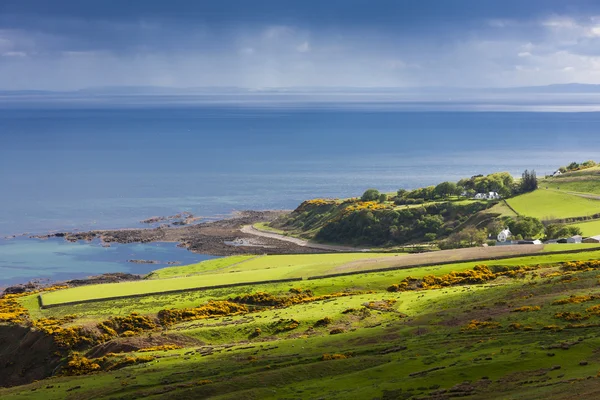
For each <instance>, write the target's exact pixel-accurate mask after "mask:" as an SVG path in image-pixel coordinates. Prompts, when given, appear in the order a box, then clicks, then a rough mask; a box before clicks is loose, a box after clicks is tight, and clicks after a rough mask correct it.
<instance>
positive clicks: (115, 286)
mask: <svg viewBox="0 0 600 400" xmlns="http://www.w3.org/2000/svg"><path fill="white" fill-rule="evenodd" d="M585 248H590V249H591V248H596V249H597V248H598V246H597V245H595V246H594V245H587V244H582V245H547V247H545V248H544V251H546V253H534V254H532V255H529V256H524V257H515V258H510V259H504V260H497V261H490V263H491V265H523V264H546V263H554V262H563V261H571V260H575V259H580V260H589V259H594V258H598V257H600V253H599V252H598V251H589V252H583V253H579V254H552V252H557V251H564V250H575V249H585ZM418 256H420V255H418ZM425 256H427V254H425ZM467 256H468V254H467ZM398 257H401V258H402V257H409V256H406V255H401V254H400V255H396V256H392V257H390V255H389V254H386V253H383V254H371V253H347V254H320V255H312V254H309V255H285V256H264V257H255V258H250V259H247V260H246V261H243V262H242V263H237V264H235V265H233V266H230V267H224V268H223V269H221V270H219V271H218V273H206V274H199V275H193V276H184V277H179V278H169V279H152V280H142V281H133V282H122V283H111V284H102V285H89V286H81V287H75V288H70V289H65V290H59V291H55V292H49V293H44V294H42V298H43V303H44V305H57V304H62V303H70V302H77V301H86V300H92V299H93V300H102V299H111V298H114V297H121V296H131V295H143V294H146V295H148V296H144V297H141V298H136V299H135V302H134V304H133V307H134V308H135V307H137V308H138V309H140V310H142V311H144V312H145V311H148V312H150V311H156V310H157V307H161V306H163V308H164V306H165V305H169V306H173V307H187V306H190V305H191V304H193V302H194V301H198V300H200V299H208V298H210V296H211V295H213V294H214V292H216V293H247V292H248V291H249V290H252V289H255V288H256V286H258V285H248V286H247V287H244V286H242V287H240V288H227V289H214V290H212V291H199V292H196V293H194V292H187V293H174V294H167V293H166V294H161V295H156V294H154V293H157V292H166V291H176V290H182V289H190V288H202V287H209V286H216V285H222V284H229V283H238V282H244V283H245V282H249V283H251V282H258V281H264V280H274V279H285V278H289V277H293V276H306V275H304V274H308V275H310V276H312V275H319V274H324V273H327V272H331V273H339V272H349V271H360V270H364V271H366V272H368V270H369V269H377V268H386V267H391V266H394V265H395V264H397V263H398V262H401V261H402V259H401V258H398ZM395 259H397V260H398V261H394V260H395ZM221 260H227V259H221ZM357 260H358V261H357ZM378 260H379V261H378ZM215 261H216V260H209V261H205V262H204V263H211V265H214V262H215ZM375 261H376V262H375ZM222 263H223V264H227V262H225V261H222ZM481 263H482V262H481V261H475V262H459V260H457V262H456V263H452V264H447V265H440V266H433V267H416V268H406V269H402V270H398V271H389V272H381V273H370V274H369V273H366V274H364V275H356V276H352V275H351V276H347V277H340V278H330V280H313V281H303V282H292V283H282V284H274V285H268V286H269V290H270V291H273V290H275V291H276V292H281V291H284V290H288V289H289V288H290V287H293V286H297V285H298V284H301V285H302V286H306V287H309V288H310V289H312V290H314V291H316V292H317V293H320V289H321V287H323V285H325V287H328V288H331V287H337V288H340V290H341V289H343V288H345V287H347V286H348V282H352V281H354V280H359V281H360V282H361V284H360V285H352V287H356V288H357V289H361V290H362V289H365V290H370V289H371V288H372V287H373V286H374V285H375V286H377V285H385V284H391V283H393V281H394V280H398V279H400V280H401V279H404V278H405V277H406V276H423V275H426V274H428V273H432V272H434V271H441V272H444V273H449V272H451V271H455V270H456V271H461V270H464V269H468V268H473V267H474V266H475V265H477V264H481ZM201 264H202V263H201ZM345 265H347V266H348V267H347V268H346V267H345ZM173 268H175V269H181V270H182V271H183V272H184V275H187V270H188V268H189V267H186V266H184V267H170V268H168V269H169V270H170V271H171V274H170V276H175V273H176V272H175V271H172V269H173ZM196 268H197V267H196ZM159 271H160V270H159ZM156 299H158V300H156ZM110 301H111V302H112V303H111V305H110V306H109V305H106V304H103V302H101V303H100V304H98V305H94V304H81V305H74V306H63V307H60V308H59V310H60V311H55V310H56V309H50V310H47V311H45V314H44V315H46V316H52V315H66V314H87V315H97V314H94V313H95V312H96V313H97V312H98V311H97V310H110V311H109V315H110V313H113V312H116V310H117V309H119V308H123V307H124V309H132V308H131V307H128V306H126V304H127V303H128V302H131V300H129V299H123V300H110ZM31 302H32V303H36V302H35V301H33V300H32V301H31ZM36 304H37V303H36ZM35 308H36V309H37V305H36V306H35ZM85 310H87V311H85ZM94 310H96V311H94ZM35 312H40V311H37V310H36V311H35ZM56 313H58V314H56ZM119 313H120V312H119Z"/></svg>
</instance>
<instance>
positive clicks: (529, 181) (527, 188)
mask: <svg viewBox="0 0 600 400" xmlns="http://www.w3.org/2000/svg"><path fill="white" fill-rule="evenodd" d="M537 188H538V181H537V176H536V174H535V170H531V172H529V171H528V170H525V171H524V172H523V175H522V178H521V185H520V189H521V192H523V193H526V192H533V191H534V190H536V189H537Z"/></svg>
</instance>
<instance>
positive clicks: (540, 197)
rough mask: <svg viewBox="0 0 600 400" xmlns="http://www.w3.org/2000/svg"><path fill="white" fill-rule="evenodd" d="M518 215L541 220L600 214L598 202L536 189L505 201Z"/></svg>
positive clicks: (599, 203)
mask: <svg viewBox="0 0 600 400" xmlns="http://www.w3.org/2000/svg"><path fill="white" fill-rule="evenodd" d="M507 202H508V204H510V205H511V207H513V208H514V209H515V210H516V211H517V212H518V213H519V214H521V215H524V216H529V217H535V218H538V219H541V220H552V219H562V218H572V217H584V216H588V215H593V214H597V213H600V200H594V199H586V198H583V197H579V196H576V195H572V194H568V193H562V192H558V191H554V190H546V189H538V190H536V191H534V192H531V193H526V194H523V195H520V196H516V197H513V198H511V199H508V200H507Z"/></svg>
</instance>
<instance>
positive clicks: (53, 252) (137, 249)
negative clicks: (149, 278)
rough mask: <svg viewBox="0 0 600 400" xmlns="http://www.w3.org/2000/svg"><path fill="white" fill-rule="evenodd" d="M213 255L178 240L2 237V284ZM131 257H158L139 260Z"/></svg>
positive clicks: (142, 268)
mask: <svg viewBox="0 0 600 400" xmlns="http://www.w3.org/2000/svg"><path fill="white" fill-rule="evenodd" d="M211 258H213V257H211V256H207V255H204V254H195V253H191V252H189V251H187V250H185V249H183V248H179V247H177V246H176V244H175V243H149V244H145V243H144V244H142V243H135V244H111V246H110V247H102V246H101V245H100V244H99V243H97V242H94V243H84V242H78V243H70V242H66V241H64V240H62V239H49V240H37V239H26V238H17V239H11V240H0V273H1V275H0V288H1V287H3V286H7V285H10V284H14V283H24V282H28V281H30V280H41V281H42V282H46V281H58V280H63V279H73V278H82V277H86V276H91V275H98V274H102V273H107V272H128V273H132V274H147V273H148V272H150V271H152V270H155V269H158V268H162V267H166V266H168V262H170V261H178V262H180V263H181V264H191V263H195V262H199V261H202V260H207V259H211ZM128 260H155V261H158V262H159V263H158V264H136V263H130V262H127V261H128Z"/></svg>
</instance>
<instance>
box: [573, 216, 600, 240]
mask: <svg viewBox="0 0 600 400" xmlns="http://www.w3.org/2000/svg"><path fill="white" fill-rule="evenodd" d="M573 226H576V227H578V228H580V229H581V232H582V233H583V236H584V237H586V236H587V237H589V236H597V235H600V220H594V221H589V222H579V223H576V224H573Z"/></svg>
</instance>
